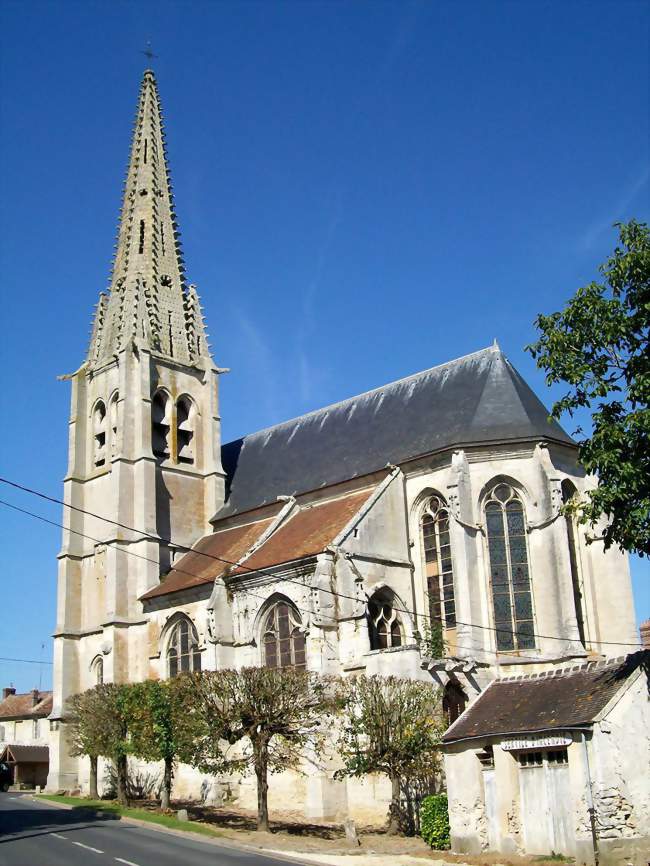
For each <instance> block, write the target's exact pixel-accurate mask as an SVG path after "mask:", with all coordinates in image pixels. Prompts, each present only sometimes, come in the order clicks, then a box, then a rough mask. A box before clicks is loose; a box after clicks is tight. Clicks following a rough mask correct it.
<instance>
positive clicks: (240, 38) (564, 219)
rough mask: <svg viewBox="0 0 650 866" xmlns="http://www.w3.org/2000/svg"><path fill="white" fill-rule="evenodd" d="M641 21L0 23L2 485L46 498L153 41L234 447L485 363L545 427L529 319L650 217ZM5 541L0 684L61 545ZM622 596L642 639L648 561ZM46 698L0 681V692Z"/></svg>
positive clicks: (2, 18)
mask: <svg viewBox="0 0 650 866" xmlns="http://www.w3.org/2000/svg"><path fill="white" fill-rule="evenodd" d="M648 10H649V7H648V5H647V4H646V3H644V2H636V0H634V2H629V0H618V2H607V3H602V2H594V0H589V2H587V0H584V2H575V0H574V2H564V3H561V2H559V0H557V2H551V3H548V2H535V0H527V2H515V3H512V2H496V0H494V2H454V3H451V2H407V0H401V2H381V0H372V2H364V0H355V2H338V0H336V2H335V0H331V2H315V0H304V2H273V0H261V2H252V0H250V2H216V0H215V2H207V3H201V2H191V0H187V2H182V3H178V2H174V3H172V2H162V0H158V2H155V3H150V2H145V0H140V2H129V3H123V2H110V3H109V2H102V3H97V2H83V3H76V2H57V3H38V2H29V3H27V2H12V0H5V2H4V3H3V4H2V5H1V6H0V32H1V33H2V35H1V37H0V39H1V43H0V54H1V58H0V111H1V114H0V123H1V124H2V136H1V141H0V172H1V174H0V184H1V185H0V196H1V198H2V202H3V208H2V215H1V217H0V220H1V223H0V262H1V265H2V293H3V299H2V308H1V310H2V312H1V317H2V341H1V344H0V353H1V357H0V361H1V364H0V371H1V375H2V393H3V398H4V412H3V417H4V424H3V425H2V432H1V435H2V448H1V450H0V454H1V458H0V466H1V469H2V474H3V475H9V476H10V477H12V478H15V479H19V480H22V481H23V482H26V483H27V484H29V485H31V486H33V487H36V488H38V489H40V490H44V491H47V492H48V493H51V494H53V495H55V496H58V495H60V493H61V490H62V486H61V480H62V478H63V475H64V473H65V467H66V448H67V420H68V412H69V385H68V384H66V383H61V382H57V381H56V376H57V375H58V374H62V373H67V372H71V371H73V370H75V369H76V368H77V367H78V366H79V364H80V363H81V361H82V360H83V357H84V353H85V350H86V345H87V337H88V330H89V326H90V318H91V312H92V308H93V305H94V304H95V302H96V300H97V294H98V292H99V291H100V290H102V289H103V288H104V287H105V286H106V282H107V277H108V272H109V261H110V258H111V255H112V245H113V243H114V239H115V224H116V220H117V215H118V209H119V206H120V191H121V183H122V178H123V174H124V170H125V168H126V161H127V155H128V147H129V136H130V128H131V122H132V118H133V113H134V110H135V103H136V96H137V90H138V86H139V83H140V78H141V74H142V71H143V69H144V67H145V65H146V61H145V58H144V57H143V55H142V54H141V53H139V52H140V50H141V49H142V48H143V47H144V46H145V44H146V41H147V40H148V39H150V40H151V42H152V44H153V48H154V51H155V52H156V53H157V54H158V55H159V57H158V59H157V60H156V61H155V63H154V67H155V70H156V74H157V77H158V81H159V86H160V91H161V97H162V101H163V107H164V110H165V115H166V120H167V133H168V144H169V155H170V162H171V169H172V175H173V179H174V186H175V193H176V205H177V212H178V216H179V220H180V227H181V232H182V238H183V243H184V250H185V256H186V261H187V265H188V276H189V278H190V280H191V281H192V282H195V283H197V285H198V288H199V292H200V293H201V295H202V298H203V302H204V307H205V311H206V315H207V318H208V323H209V328H210V333H211V337H212V347H213V352H214V355H215V359H216V360H217V363H219V364H220V365H223V366H228V367H230V368H231V369H232V372H231V373H230V374H228V375H227V376H224V377H223V378H222V414H223V432H224V437H225V439H226V440H228V439H231V438H234V437H237V436H239V435H241V434H243V433H246V432H250V431H252V430H255V429H259V428H260V427H264V426H267V425H269V424H272V423H275V422H278V421H281V420H284V419H286V418H289V417H292V416H294V415H297V414H300V413H302V412H304V411H307V410H310V409H314V408H317V407H318V406H322V405H325V404H327V403H330V402H333V401H336V400H338V399H342V398H344V397H347V396H350V395H352V394H355V393H359V392H361V391H364V390H367V389H369V388H372V387H376V386H378V385H381V384H382V383H384V382H387V381H391V380H393V379H396V378H400V377H402V376H405V375H408V374H409V373H412V372H415V371H417V370H421V369H425V368H427V367H430V366H433V365H434V364H437V363H441V362H443V361H445V360H448V359H450V358H454V357H458V356H460V355H463V354H465V353H467V352H471V351H474V350H476V349H479V348H481V347H484V346H486V345H488V344H490V343H491V342H492V341H493V339H494V338H495V337H496V338H498V340H499V343H500V344H501V346H502V348H503V349H504V350H505V352H506V354H507V355H508V356H509V358H510V360H511V361H512V362H513V363H514V365H515V366H516V367H517V368H518V369H519V371H520V372H521V373H522V374H523V375H524V377H525V378H526V379H527V380H528V382H529V383H530V384H531V385H532V386H533V387H534V388H535V390H536V391H537V393H538V394H540V395H541V396H542V398H543V399H544V400H545V402H546V403H547V404H549V403H550V401H551V399H552V393H549V392H548V391H547V390H546V389H545V386H544V382H543V377H542V375H541V374H540V373H539V372H538V371H537V370H536V369H535V366H534V363H533V361H532V360H531V358H530V357H529V356H528V355H527V354H525V353H524V351H523V347H524V346H525V345H526V344H527V343H529V342H530V341H531V340H533V339H534V336H535V334H534V329H533V325H532V323H533V320H534V318H535V316H536V314H537V313H538V312H551V311H553V310H555V309H559V308H560V307H561V306H562V305H563V303H564V302H565V300H566V299H567V298H568V297H569V296H570V295H571V294H572V293H573V292H574V291H575V289H576V288H577V287H578V286H579V285H582V284H584V283H585V282H587V281H589V280H590V279H592V278H593V277H594V276H595V275H596V268H597V265H598V264H599V263H600V262H601V261H603V259H604V258H605V257H606V255H607V254H608V252H609V251H610V250H611V248H612V247H613V244H614V240H615V234H614V232H613V230H612V228H611V225H612V223H614V222H615V221H616V220H620V219H627V218H629V217H631V216H636V217H637V218H641V219H646V220H647V219H648V217H649V210H650V208H649V207H648V204H649V196H648V191H649V182H648V181H649V170H648V166H649V160H648V144H647V142H648V111H647V106H648V60H647V57H648V52H647V34H648V19H649V11H648ZM555 393H556V394H557V393H558V392H555ZM565 426H566V427H567V429H568V430H569V431H571V430H572V429H573V425H572V424H571V422H570V421H569V422H568V423H567V424H566V425H565ZM1 496H2V498H5V499H8V500H10V501H12V502H14V503H15V504H17V505H19V506H20V507H26V508H30V509H32V510H34V511H37V512H38V513H40V514H42V515H44V516H46V517H48V518H50V519H53V520H59V519H60V514H59V511H58V509H57V508H54V507H53V508H48V507H45V504H44V503H41V502H39V501H36V500H33V499H30V498H28V497H25V496H19V495H17V494H15V493H9V492H7V491H6V490H3V491H1ZM0 513H1V516H2V524H1V526H2V536H3V540H2V553H3V563H4V569H3V578H2V600H3V614H2V628H1V629H0V656H18V657H21V658H28V659H39V658H40V657H41V654H42V655H43V657H44V658H46V659H48V658H50V645H51V641H50V634H51V632H52V630H53V626H54V619H55V581H56V552H57V549H58V546H59V542H60V533H59V530H57V529H56V528H54V527H49V526H46V525H44V524H40V523H37V522H35V521H33V520H30V519H29V518H27V517H24V516H23V515H20V514H16V513H13V512H10V511H8V510H7V509H6V508H3V509H2V511H1V512H0ZM632 568H633V574H634V583H635V595H636V603H637V615H638V618H639V619H642V618H646V617H648V616H650V580H649V579H648V578H649V577H650V574H649V570H648V565H647V561H645V562H642V561H641V560H639V559H634V560H633V562H632ZM42 643H44V644H45V647H44V649H41V644H42ZM39 677H40V682H41V685H42V686H43V687H46V686H47V685H48V684H49V680H50V673H49V669H47V667H46V666H45V667H44V668H43V670H42V672H41V671H39V667H38V666H35V665H27V664H16V663H11V662H3V661H1V660H0V681H1V682H0V684H5V683H7V682H9V681H13V682H14V683H15V684H16V685H17V686H18V687H19V688H22V689H27V688H31V687H33V686H34V685H38V683H39Z"/></svg>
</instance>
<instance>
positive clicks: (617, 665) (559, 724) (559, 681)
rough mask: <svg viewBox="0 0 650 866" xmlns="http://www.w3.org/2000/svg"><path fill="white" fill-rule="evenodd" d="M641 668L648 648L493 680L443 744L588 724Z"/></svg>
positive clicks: (647, 662)
mask: <svg viewBox="0 0 650 866" xmlns="http://www.w3.org/2000/svg"><path fill="white" fill-rule="evenodd" d="M640 665H645V666H646V669H647V667H648V665H650V650H643V651H641V652H637V653H633V654H632V655H628V656H623V657H619V658H616V659H609V660H607V661H605V662H589V663H587V664H584V665H578V666H575V667H571V668H562V669H560V670H555V671H550V672H549V673H545V674H536V675H532V676H521V677H507V678H504V679H502V680H494V682H492V683H490V685H489V686H488V687H487V688H486V689H485V691H484V692H483V693H482V694H481V695H480V696H479V697H478V698H477V699H476V700H475V701H474V703H473V704H472V705H471V706H469V707H468V708H467V709H466V710H465V712H464V713H463V714H462V716H460V718H459V719H458V720H457V721H456V722H454V724H453V725H452V726H451V727H450V728H449V730H448V731H447V733H446V734H445V735H444V737H443V743H453V742H456V741H457V740H464V739H471V738H473V737H488V736H494V735H498V734H502V735H505V734H524V733H532V732H537V731H550V730H557V729H562V728H572V727H582V726H588V725H590V724H591V723H592V722H593V721H594V719H595V718H596V717H597V716H598V714H599V713H600V712H601V711H602V710H603V709H604V708H605V707H606V706H607V704H608V703H609V701H610V700H611V699H612V698H613V697H614V695H615V694H616V693H617V691H618V690H619V689H620V688H621V686H622V685H623V684H624V683H625V682H626V680H627V679H628V677H629V676H630V675H631V674H632V673H633V672H634V671H636V670H637V669H638V668H639V666H640Z"/></svg>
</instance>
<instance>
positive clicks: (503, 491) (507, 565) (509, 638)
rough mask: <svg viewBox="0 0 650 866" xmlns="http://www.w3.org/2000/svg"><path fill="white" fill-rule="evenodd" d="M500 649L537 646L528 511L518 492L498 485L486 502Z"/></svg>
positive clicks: (493, 596) (492, 582)
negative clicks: (529, 558)
mask: <svg viewBox="0 0 650 866" xmlns="http://www.w3.org/2000/svg"><path fill="white" fill-rule="evenodd" d="M485 522H486V524H487V537H488V549H489V553H490V577H491V585H492V604H493V609H494V625H495V629H496V644H497V649H498V650H500V651H503V652H508V651H512V650H522V649H534V648H535V623H534V619H533V598H532V592H531V585H530V570H529V567H528V548H527V543H526V514H525V512H524V506H523V503H522V502H521V500H520V498H519V496H518V494H517V492H516V491H515V490H514V488H513V487H511V486H510V485H509V484H503V483H502V484H497V485H496V486H495V487H494V488H493V489H492V491H491V492H490V495H489V496H488V499H487V502H486V504H485Z"/></svg>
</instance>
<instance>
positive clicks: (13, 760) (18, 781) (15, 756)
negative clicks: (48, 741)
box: [0, 745, 50, 788]
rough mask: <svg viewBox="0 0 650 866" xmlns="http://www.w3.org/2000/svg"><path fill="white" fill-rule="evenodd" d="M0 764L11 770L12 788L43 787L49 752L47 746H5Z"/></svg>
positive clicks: (45, 779) (48, 762) (48, 763)
mask: <svg viewBox="0 0 650 866" xmlns="http://www.w3.org/2000/svg"><path fill="white" fill-rule="evenodd" d="M0 764H8V765H9V767H10V768H11V769H13V784H14V787H26V788H35V787H36V786H37V785H41V786H42V787H44V786H45V784H46V782H47V772H48V768H49V765H50V750H49V748H48V747H47V746H15V745H9V746H5V748H4V750H3V752H2V754H1V755H0Z"/></svg>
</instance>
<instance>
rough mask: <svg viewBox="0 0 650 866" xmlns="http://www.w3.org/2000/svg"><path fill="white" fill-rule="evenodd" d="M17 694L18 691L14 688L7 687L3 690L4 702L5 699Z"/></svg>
mask: <svg viewBox="0 0 650 866" xmlns="http://www.w3.org/2000/svg"><path fill="white" fill-rule="evenodd" d="M15 694H16V689H15V688H14V687H13V686H5V688H4V689H3V690H2V700H3V701H4V699H5V698H8V697H9V695H15Z"/></svg>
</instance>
